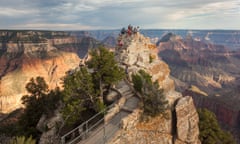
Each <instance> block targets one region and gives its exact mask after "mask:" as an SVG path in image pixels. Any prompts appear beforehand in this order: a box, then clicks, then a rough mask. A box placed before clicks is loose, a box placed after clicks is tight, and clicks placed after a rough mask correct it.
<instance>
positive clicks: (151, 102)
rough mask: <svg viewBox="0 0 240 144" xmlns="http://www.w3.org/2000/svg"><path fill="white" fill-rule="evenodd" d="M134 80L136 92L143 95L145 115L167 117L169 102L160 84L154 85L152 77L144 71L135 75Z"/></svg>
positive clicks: (155, 83)
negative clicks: (162, 115)
mask: <svg viewBox="0 0 240 144" xmlns="http://www.w3.org/2000/svg"><path fill="white" fill-rule="evenodd" d="M132 80H133V85H134V88H135V90H136V91H138V92H139V93H141V94H142V100H143V112H144V114H145V115H146V116H153V117H154V116H156V115H158V114H164V115H165V111H166V109H167V108H168V101H167V100H166V97H165V95H164V91H163V89H159V85H158V83H157V82H154V83H153V82H152V80H151V76H150V75H149V74H148V73H146V72H145V71H143V70H140V71H139V72H138V73H137V74H133V75H132Z"/></svg>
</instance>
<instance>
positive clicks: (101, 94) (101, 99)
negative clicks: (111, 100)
mask: <svg viewBox="0 0 240 144" xmlns="http://www.w3.org/2000/svg"><path fill="white" fill-rule="evenodd" d="M99 89H100V98H99V99H100V101H101V102H102V103H103V86H102V79H100V80H99Z"/></svg>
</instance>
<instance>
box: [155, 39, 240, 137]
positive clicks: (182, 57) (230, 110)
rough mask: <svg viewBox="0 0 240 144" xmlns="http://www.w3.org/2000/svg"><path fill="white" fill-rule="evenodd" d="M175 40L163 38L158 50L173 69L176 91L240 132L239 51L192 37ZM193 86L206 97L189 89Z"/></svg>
mask: <svg viewBox="0 0 240 144" xmlns="http://www.w3.org/2000/svg"><path fill="white" fill-rule="evenodd" d="M174 37H177V36H175V35H173V34H172V35H166V36H165V37H163V40H162V41H159V43H158V50H159V56H160V57H161V58H162V59H164V60H165V61H166V62H167V63H168V64H169V66H170V68H171V75H172V76H173V77H174V80H175V84H176V88H177V89H178V90H181V91H184V95H191V96H192V97H193V99H194V103H195V105H196V106H197V107H199V108H207V109H209V110H211V111H212V112H214V113H215V114H216V116H217V119H218V121H219V122H220V123H221V124H222V127H224V128H226V129H227V130H231V131H233V132H235V131H238V133H239V111H240V106H239V103H240V95H239V88H240V87H239V82H240V81H239V80H240V79H239V78H240V73H239V71H240V69H239V68H240V65H239V64H240V59H239V57H238V56H239V51H237V50H236V51H231V49H229V48H227V47H224V46H221V45H216V44H209V43H205V42H204V41H199V40H195V39H193V38H191V37H187V38H185V39H183V38H179V37H178V38H174ZM191 85H195V86H196V87H198V88H199V89H201V90H203V91H204V92H205V93H206V94H199V93H196V91H195V92H194V91H192V90H186V89H188V88H189V86H191ZM185 90H186V91H185ZM237 137H239V135H238V136H237Z"/></svg>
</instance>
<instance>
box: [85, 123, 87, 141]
mask: <svg viewBox="0 0 240 144" xmlns="http://www.w3.org/2000/svg"><path fill="white" fill-rule="evenodd" d="M87 134H88V121H87V122H86V133H85V137H87Z"/></svg>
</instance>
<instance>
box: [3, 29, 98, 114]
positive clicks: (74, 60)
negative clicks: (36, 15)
mask: <svg viewBox="0 0 240 144" xmlns="http://www.w3.org/2000/svg"><path fill="white" fill-rule="evenodd" d="M99 45H100V43H99V42H98V41H96V40H95V39H93V38H91V37H87V36H86V37H85V36H82V37H76V36H72V35H71V34H70V33H68V32H52V31H0V113H8V112H11V111H13V110H15V109H17V108H20V107H21V106H22V104H21V97H22V96H23V95H25V94H27V93H26V90H25V85H26V83H27V82H28V81H29V80H30V78H32V77H37V76H41V77H44V79H45V80H46V82H47V83H48V85H49V88H50V89H53V88H55V87H56V86H61V78H62V77H63V76H64V75H65V73H66V72H67V71H68V70H70V69H74V68H76V67H77V66H78V65H79V62H80V60H81V58H84V57H85V56H86V55H87V53H88V49H90V48H95V47H97V46H99Z"/></svg>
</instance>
